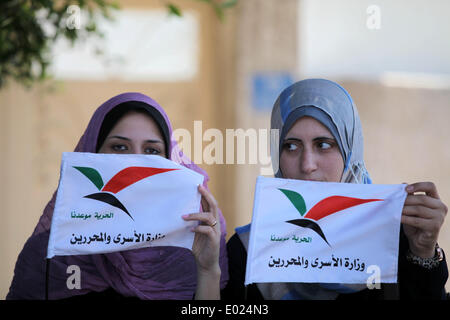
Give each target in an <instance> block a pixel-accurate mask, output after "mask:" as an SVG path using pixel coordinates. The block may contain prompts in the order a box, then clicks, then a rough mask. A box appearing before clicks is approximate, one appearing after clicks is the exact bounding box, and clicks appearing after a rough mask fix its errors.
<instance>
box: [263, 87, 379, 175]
mask: <svg viewBox="0 0 450 320" xmlns="http://www.w3.org/2000/svg"><path fill="white" fill-rule="evenodd" d="M304 116H310V117H312V118H314V119H316V120H318V121H319V122H321V123H322V124H323V125H324V126H325V127H326V128H327V129H328V130H329V131H330V132H331V133H332V134H333V136H334V138H335V139H336V141H337V143H338V145H339V149H340V151H341V154H342V157H343V159H344V163H345V167H344V172H343V175H342V179H341V182H351V183H371V180H370V177H369V173H368V172H367V170H366V168H365V164H364V158H363V135H362V128H361V122H360V119H359V115H358V110H357V109H356V106H355V104H354V102H353V100H352V98H351V97H350V95H349V94H348V92H347V91H346V90H345V89H344V88H342V87H341V86H340V85H339V84H337V83H335V82H333V81H330V80H325V79H306V80H302V81H299V82H296V83H294V84H293V85H291V86H289V87H287V88H286V89H285V90H283V92H282V93H281V94H280V96H279V97H278V99H277V100H276V102H275V105H274V107H273V109H272V118H271V129H278V130H279V134H280V138H279V140H278V144H277V143H272V145H271V153H272V163H273V165H274V172H275V176H276V177H282V172H281V171H280V170H279V166H278V163H279V155H280V154H281V146H282V141H283V140H284V137H285V136H286V133H287V132H288V131H289V129H290V128H291V127H292V125H293V124H294V123H295V122H296V121H297V120H298V119H300V118H301V117H304Z"/></svg>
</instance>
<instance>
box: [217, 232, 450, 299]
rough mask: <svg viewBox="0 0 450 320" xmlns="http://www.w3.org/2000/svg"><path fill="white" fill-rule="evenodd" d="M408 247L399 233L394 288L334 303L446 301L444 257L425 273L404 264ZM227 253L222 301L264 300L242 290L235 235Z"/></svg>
mask: <svg viewBox="0 0 450 320" xmlns="http://www.w3.org/2000/svg"><path fill="white" fill-rule="evenodd" d="M408 247H409V246H408V239H407V238H406V236H405V234H404V233H403V230H401V232H400V246H399V262H398V283H397V284H381V288H380V289H372V290H370V289H368V288H367V289H364V290H362V291H359V292H355V293H349V294H340V295H339V296H338V297H337V300H346V299H353V300H383V299H446V292H445V283H446V281H447V278H448V269H447V263H446V261H445V257H444V260H443V261H442V262H440V263H439V266H438V267H436V268H434V269H431V270H428V269H425V268H423V267H421V266H418V265H415V264H412V263H410V262H409V261H407V260H406V253H407V251H408ZM227 252H228V264H229V267H228V271H229V274H230V280H229V281H228V284H227V286H226V287H225V289H224V290H222V299H225V300H227V299H230V300H236V299H237V300H263V297H262V295H261V293H260V291H259V289H258V287H257V286H256V284H251V285H248V286H247V288H246V287H245V286H244V280H245V270H246V261H247V251H246V250H245V248H244V245H243V244H242V242H241V240H240V239H239V236H238V235H237V234H234V235H233V236H232V237H231V238H230V240H229V241H228V243H227Z"/></svg>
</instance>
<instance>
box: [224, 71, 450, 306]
mask: <svg viewBox="0 0 450 320" xmlns="http://www.w3.org/2000/svg"><path fill="white" fill-rule="evenodd" d="M271 129H278V130H279V133H280V135H279V140H278V141H277V142H278V143H274V144H272V145H271V154H272V163H273V164H274V172H275V176H276V177H278V178H289V179H300V180H313V181H328V182H343V183H365V184H367V183H371V179H370V177H369V173H368V172H367V170H366V168H365V164H364V159H363V136H362V128H361V123H360V119H359V115H358V111H357V109H356V106H355V104H354V102H353V100H352V98H351V97H350V95H349V94H348V92H347V91H346V90H345V89H344V88H342V87H341V86H340V85H339V84H337V83H335V82H332V81H329V80H325V79H307V80H303V81H299V82H297V83H295V84H293V85H291V86H289V87H288V88H286V89H285V90H284V91H283V92H282V93H281V94H280V96H279V97H278V99H277V101H276V102H275V105H274V107H273V109H272V117H271ZM406 192H407V193H408V196H407V198H406V201H405V205H404V208H403V211H402V219H401V222H402V227H401V232H400V248H399V269H398V279H399V281H398V283H397V284H393V285H392V284H390V285H386V284H385V285H381V289H378V290H369V289H368V288H367V286H366V285H348V284H314V283H313V284H309V283H308V284H307V283H260V284H252V285H249V286H248V287H245V286H244V280H245V268H246V259H247V246H248V239H249V231H250V225H246V226H244V227H240V228H236V234H234V235H233V236H232V237H231V238H230V240H229V241H228V244H227V250H228V259H229V274H230V279H229V282H228V285H227V287H226V288H225V290H223V292H222V296H223V298H225V299H227V298H234V299H236V298H238V299H249V300H254V299H276V300H280V299H390V298H394V299H398V298H401V299H430V298H431V299H441V298H445V294H446V293H445V287H444V286H445V283H446V281H447V278H448V270H447V264H446V261H445V258H444V256H443V252H442V250H441V249H440V248H439V246H438V245H437V238H438V235H439V231H440V229H441V227H442V224H443V222H444V218H445V215H446V213H447V207H446V206H445V204H444V203H442V201H441V200H440V198H439V195H438V192H437V189H436V186H435V185H434V184H433V183H431V182H419V183H414V184H410V185H408V186H406ZM417 193H425V195H419V194H417Z"/></svg>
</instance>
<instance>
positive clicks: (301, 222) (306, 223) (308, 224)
mask: <svg viewBox="0 0 450 320" xmlns="http://www.w3.org/2000/svg"><path fill="white" fill-rule="evenodd" d="M286 222H288V223H292V224H295V225H296V226H299V227H303V228H309V229H312V230H314V231H315V232H316V233H317V234H318V235H319V236H321V237H322V239H323V240H325V242H326V243H327V244H328V245H329V246H330V244H329V243H328V241H327V238H325V234H324V233H323V231H322V229H321V228H320V227H319V225H318V224H317V223H315V222H314V221H311V220H308V219H295V220H289V221H286ZM330 247H331V246H330Z"/></svg>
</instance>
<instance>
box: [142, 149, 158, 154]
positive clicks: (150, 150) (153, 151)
mask: <svg viewBox="0 0 450 320" xmlns="http://www.w3.org/2000/svg"><path fill="white" fill-rule="evenodd" d="M144 152H145V153H146V154H160V153H161V152H160V151H159V150H157V149H155V148H146V149H145V150H144Z"/></svg>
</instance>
